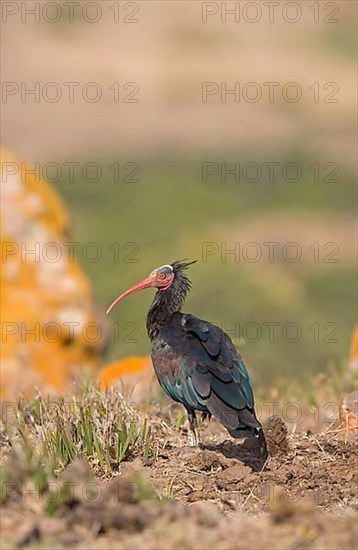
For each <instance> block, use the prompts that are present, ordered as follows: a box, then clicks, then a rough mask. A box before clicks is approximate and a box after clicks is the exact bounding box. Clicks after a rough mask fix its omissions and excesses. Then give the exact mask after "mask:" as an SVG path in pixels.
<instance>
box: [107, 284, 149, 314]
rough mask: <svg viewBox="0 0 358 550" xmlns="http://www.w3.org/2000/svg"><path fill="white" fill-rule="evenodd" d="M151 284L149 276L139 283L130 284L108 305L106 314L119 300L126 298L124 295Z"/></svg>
mask: <svg viewBox="0 0 358 550" xmlns="http://www.w3.org/2000/svg"><path fill="white" fill-rule="evenodd" d="M151 286H153V281H152V279H150V278H149V277H147V278H146V279H144V280H143V281H141V282H140V283H137V284H136V285H134V286H131V287H130V288H129V289H128V290H126V291H125V292H123V294H121V295H120V296H118V298H116V299H115V300H114V301H113V302H112V303H111V305H110V306H109V308H108V309H107V311H106V313H107V315H108V313H109V312H110V311H112V309H113V308H114V306H116V305H117V304H118V303H119V302H121V301H122V300H123V299H124V298H126V296H129V295H130V294H133V293H134V292H138V291H139V290H144V289H145V288H150V287H151Z"/></svg>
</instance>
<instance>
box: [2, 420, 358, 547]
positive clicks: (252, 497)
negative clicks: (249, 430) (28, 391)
mask: <svg viewBox="0 0 358 550" xmlns="http://www.w3.org/2000/svg"><path fill="white" fill-rule="evenodd" d="M167 420H168V418H167V417H165V415H164V416H163V415H158V416H157V417H156V416H155V414H154V413H153V415H152V416H151V417H149V418H148V421H149V422H150V423H153V426H155V425H157V426H158V425H161V424H162V425H163V426H165V429H164V430H163V431H162V435H161V437H160V438H159V440H160V442H159V447H158V452H157V454H156V456H155V457H154V456H153V457H151V458H148V456H147V457H145V456H144V454H143V453H142V452H135V453H132V454H131V455H130V456H128V458H127V459H125V460H124V461H122V462H121V463H120V464H119V465H118V468H117V471H114V472H112V473H111V474H109V473H108V472H107V473H106V472H103V471H102V470H101V467H100V466H99V465H98V464H97V466H96V461H95V460H93V461H92V462H91V461H85V460H83V459H76V460H74V461H73V462H72V463H71V464H69V465H68V466H67V467H66V468H65V469H64V470H62V472H61V473H60V474H59V475H58V476H57V477H56V481H54V485H51V486H50V485H48V484H45V485H44V486H43V488H42V489H41V490H40V491H34V485H31V482H29V479H30V476H29V472H28V471H27V472H26V467H25V466H24V464H23V462H22V461H21V460H20V459H19V458H18V457H19V455H18V454H15V455H14V451H16V449H12V450H11V449H8V448H7V446H8V443H7V442H6V441H5V442H4V446H3V449H4V450H5V455H6V456H5V458H4V469H7V477H6V479H7V483H8V485H7V489H8V494H7V497H6V499H5V498H4V497H3V500H5V502H4V504H3V506H2V510H1V535H2V543H1V547H2V549H3V550H6V549H10V548H23V547H26V548H38V549H45V548H46V549H47V548H50V547H51V548H56V549H57V548H59V549H60V548H76V549H77V548H78V549H80V548H91V549H92V548H93V549H94V548H96V549H112V548H113V549H121V548H123V549H124V548H126V549H133V550H134V549H142V548H143V549H158V548H159V549H163V550H167V549H190V548H200V549H201V548H203V549H204V548H205V549H206V548H213V549H214V548H215V549H236V548H245V549H261V548H262V549H263V548H265V549H271V548H272V549H276V548H277V549H278V548H280V549H283V548H285V549H287V548H292V549H293V548H295V549H296V548H297V549H301V548H302V549H303V548H323V549H328V548H330V549H337V548H345V549H350V548H352V549H353V548H357V521H356V520H357V514H356V505H357V496H358V491H357V486H358V483H357V482H358V473H357V472H358V469H357V462H358V461H357V458H358V451H357V445H356V438H355V436H354V434H353V435H352V434H350V437H349V438H348V439H347V440H346V439H345V438H344V437H342V434H341V432H340V431H338V430H337V429H333V428H330V429H326V430H325V432H324V433H320V434H313V433H304V432H298V433H296V434H295V435H287V429H286V426H285V424H284V423H283V421H282V420H281V419H280V418H279V417H271V418H269V419H268V420H266V422H265V424H264V430H265V435H266V440H267V450H268V454H267V452H266V448H265V445H264V444H263V442H262V440H259V439H247V440H246V441H244V442H241V441H235V440H233V439H230V440H229V439H225V432H224V431H223V430H222V428H221V427H220V426H218V425H217V424H216V423H215V422H213V421H210V423H208V424H206V425H205V427H203V430H202V439H203V443H202V444H201V446H200V447H199V448H192V447H188V446H187V444H186V433H185V429H175V427H174V426H173V427H169V428H168V423H167ZM89 463H90V464H91V466H90V465H89ZM33 479H34V478H32V483H34V481H33ZM37 479H38V478H37ZM25 480H27V481H26V489H25V490H24V487H23V485H22V482H23V481H25ZM20 485H21V487H22V488H21V490H18V488H19V487H20ZM65 486H67V487H68V488H70V490H68V491H67V492H66V491H65V492H63V491H62V493H61V498H60V499H57V500H56V505H55V506H53V502H55V500H51V498H52V497H53V495H54V494H55V491H56V490H57V491H58V490H59V487H62V488H63V487H65ZM51 495H52V497H51Z"/></svg>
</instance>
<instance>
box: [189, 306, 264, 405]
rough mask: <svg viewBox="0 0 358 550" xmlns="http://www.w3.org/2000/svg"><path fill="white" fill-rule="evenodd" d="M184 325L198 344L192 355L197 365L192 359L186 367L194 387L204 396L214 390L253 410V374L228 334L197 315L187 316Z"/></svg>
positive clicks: (230, 403)
mask: <svg viewBox="0 0 358 550" xmlns="http://www.w3.org/2000/svg"><path fill="white" fill-rule="evenodd" d="M182 326H183V328H184V330H185V332H187V333H188V334H191V335H192V336H193V337H194V339H195V341H196V344H197V345H196V346H195V347H196V353H195V354H194V355H192V354H191V357H192V359H193V360H194V363H195V364H193V361H190V363H189V365H187V368H186V372H187V375H188V376H189V377H190V378H191V381H192V383H193V387H194V390H196V391H197V392H198V393H199V395H200V396H201V397H207V396H208V395H209V394H210V392H211V391H212V392H214V393H215V394H216V395H217V397H219V399H221V400H222V401H224V402H225V403H226V404H227V405H229V406H230V407H233V408H234V409H243V408H245V407H249V408H250V409H253V407H254V397H253V392H252V388H251V380H250V377H249V374H248V372H247V370H246V367H245V365H244V363H243V361H242V358H241V356H240V354H239V352H238V350H237V349H236V347H235V346H234V345H233V343H232V342H231V340H230V338H229V337H228V335H227V334H225V332H223V331H222V330H221V329H220V328H219V327H217V326H215V325H213V324H211V323H207V322H205V321H202V320H200V319H197V318H196V317H194V316H193V315H184V316H183V321H182ZM191 351H193V348H191ZM184 368H185V367H184ZM208 373H210V374H211V376H208V375H207V374H208ZM205 375H206V376H205Z"/></svg>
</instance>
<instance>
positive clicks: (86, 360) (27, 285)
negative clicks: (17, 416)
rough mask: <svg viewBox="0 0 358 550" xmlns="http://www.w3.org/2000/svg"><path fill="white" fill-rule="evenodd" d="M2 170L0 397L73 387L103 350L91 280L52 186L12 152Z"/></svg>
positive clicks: (4, 155) (3, 159)
mask: <svg viewBox="0 0 358 550" xmlns="http://www.w3.org/2000/svg"><path fill="white" fill-rule="evenodd" d="M1 169H2V178H1V261H2V271H1V340H2V346H1V386H0V397H2V398H6V399H10V398H16V397H17V396H18V395H19V394H20V393H24V394H26V395H28V396H31V395H32V394H33V393H34V392H35V391H36V388H37V387H39V388H40V389H41V390H43V391H66V390H68V388H69V386H70V384H71V381H72V380H73V378H74V377H75V376H77V375H79V373H80V372H81V369H83V368H84V367H86V368H93V367H94V366H96V365H97V363H98V360H99V356H100V350H101V340H102V339H101V338H100V337H99V336H100V332H101V330H102V328H101V327H100V326H99V325H98V323H97V322H96V314H95V310H94V305H93V301H92V294H91V288H90V284H89V282H88V280H87V278H86V277H85V275H84V273H83V272H82V270H81V269H80V267H79V265H78V264H77V262H76V261H75V260H74V259H73V258H71V255H70V254H69V246H68V245H66V244H65V243H66V242H69V241H70V239H69V218H68V215H67V212H66V209H65V206H64V204H63V202H62V200H61V198H60V197H59V196H58V195H57V193H56V192H55V191H54V190H53V189H52V187H51V185H50V184H49V183H47V182H45V181H43V180H40V181H37V176H36V175H35V174H33V173H31V172H29V171H27V170H26V166H25V164H24V163H22V162H20V161H18V160H17V159H15V158H14V157H13V156H12V155H10V154H9V153H7V152H2V154H1ZM90 323H92V325H91V324H90ZM93 323H95V324H93Z"/></svg>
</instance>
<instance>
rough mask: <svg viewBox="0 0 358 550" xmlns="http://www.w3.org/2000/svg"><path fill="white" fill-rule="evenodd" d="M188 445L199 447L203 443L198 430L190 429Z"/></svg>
mask: <svg viewBox="0 0 358 550" xmlns="http://www.w3.org/2000/svg"><path fill="white" fill-rule="evenodd" d="M188 445H189V447H198V446H199V445H201V438H200V434H199V432H198V430H196V429H194V430H189V431H188Z"/></svg>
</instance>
